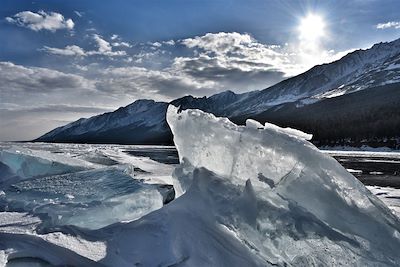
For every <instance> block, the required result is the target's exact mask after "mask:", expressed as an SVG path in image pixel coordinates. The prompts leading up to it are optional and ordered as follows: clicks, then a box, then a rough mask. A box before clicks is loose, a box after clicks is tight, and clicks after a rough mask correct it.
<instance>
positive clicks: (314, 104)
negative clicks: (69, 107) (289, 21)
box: [36, 39, 400, 144]
mask: <svg viewBox="0 0 400 267" xmlns="http://www.w3.org/2000/svg"><path fill="white" fill-rule="evenodd" d="M399 84H400V39H398V40H395V41H393V42H389V43H379V44H376V45H374V46H372V47H371V48H370V49H366V50H357V51H354V52H352V53H349V54H347V55H346V56H344V57H343V58H341V59H340V60H338V61H335V62H332V63H329V64H323V65H318V66H315V67H313V68H311V69H310V70H308V71H306V72H304V73H303V74H300V75H297V76H295V77H292V78H289V79H287V80H284V81H282V82H280V83H278V84H276V85H274V86H271V87H269V88H266V89H264V90H261V91H252V92H249V93H244V94H235V93H234V92H232V91H226V92H222V93H219V94H215V95H213V96H210V97H202V98H196V97H192V96H185V97H182V98H179V99H176V100H173V101H172V102H171V104H173V105H175V106H180V107H181V109H187V108H197V109H201V110H203V111H206V112H210V113H214V114H215V115H218V116H225V117H229V118H231V119H232V120H234V121H236V122H239V123H241V122H243V121H244V120H245V119H246V118H249V117H252V118H257V119H259V120H261V121H267V120H268V121H272V122H274V123H276V124H278V125H281V126H291V127H297V128H299V129H301V130H305V131H309V132H312V133H314V134H315V137H314V141H315V142H318V143H321V144H322V143H326V142H328V143H329V142H335V141H337V138H340V139H346V138H347V139H349V140H350V139H351V140H353V141H354V140H356V139H357V140H362V139H366V138H367V139H371V138H375V139H376V138H381V139H382V138H386V137H389V138H395V137H398V136H400V133H398V132H394V131H393V130H390V129H392V128H393V125H397V124H396V123H397V118H398V115H399V113H400V111H399V108H397V106H396V105H397V103H398V102H396V101H397V99H398V96H399V95H400V88H399V86H398V85H399ZM350 95H351V96H350ZM349 99H350V100H349ZM377 99H381V101H377ZM387 100H393V101H394V102H393V101H387ZM388 103H391V104H388ZM167 105H168V103H164V102H154V101H151V100H138V101H135V102H134V103H132V104H131V105H128V106H126V107H124V108H120V109H118V110H116V111H115V112H112V113H105V114H102V115H98V116H95V117H92V118H89V119H80V120H78V121H76V122H73V123H70V124H68V125H66V126H63V127H59V128H57V129H55V130H53V131H51V132H49V133H47V134H45V135H43V136H41V137H40V138H38V139H37V140H36V141H45V142H89V143H125V144H148V143H152V144H165V143H171V141H172V137H171V133H170V130H169V128H168V126H167V124H166V122H165V111H166V108H167ZM355 106H357V112H358V113H357V114H356V115H355V116H353V117H346V116H344V115H343V114H348V113H349V112H354V110H355V109H354V107H355ZM385 106H386V107H385ZM383 108H386V109H385V110H387V111H386V113H385V112H381V110H382V109H383ZM364 109H365V110H364ZM363 110H364V111H363ZM363 112H364V113H366V112H368V113H370V115H369V116H362V115H360V114H361V113H363ZM364 113H363V114H364ZM387 113H390V114H391V115H387ZM318 114H319V115H318ZM322 114H324V115H322ZM384 114H386V115H384ZM385 116H387V117H385ZM324 117H325V118H326V117H329V118H330V121H331V123H333V125H341V126H340V127H338V128H344V127H350V128H351V129H352V130H351V131H347V130H341V132H340V133H339V132H338V133H337V134H335V135H330V134H321V133H322V132H324V130H323V129H322V127H325V126H323V125H326V124H324V123H323V121H324V119H323V118H324ZM356 117H357V118H358V121H357V124H356V125H357V126H356V127H355V126H354V125H352V124H349V123H350V122H354V120H352V118H356ZM376 119H379V121H380V122H382V123H380V124H379V127H380V128H381V130H380V131H376V130H375V128H374V127H375V126H377V125H378V124H377V123H375V126H374V123H373V122H372V121H368V120H376ZM391 125H392V126H391ZM354 127H355V128H354ZM357 127H358V128H357ZM328 128H329V125H328ZM338 128H337V129H338ZM387 128H390V129H387ZM357 129H360V131H361V132H362V133H363V134H357V133H356V132H357ZM361 129H363V130H361ZM371 133H373V134H371ZM385 134H386V136H385ZM357 142H358V141H357Z"/></svg>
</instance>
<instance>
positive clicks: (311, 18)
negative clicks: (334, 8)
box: [298, 14, 325, 42]
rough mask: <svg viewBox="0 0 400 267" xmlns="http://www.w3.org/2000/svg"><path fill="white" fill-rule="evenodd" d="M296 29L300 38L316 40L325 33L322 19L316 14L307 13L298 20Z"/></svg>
mask: <svg viewBox="0 0 400 267" xmlns="http://www.w3.org/2000/svg"><path fill="white" fill-rule="evenodd" d="M298 30H299V37H300V39H302V40H307V41H311V42H313V41H318V40H319V39H320V38H322V37H323V36H324V35H325V22H324V19H323V18H322V17H321V16H319V15H317V14H308V15H307V16H306V17H304V18H302V19H301V20H300V24H299V27H298Z"/></svg>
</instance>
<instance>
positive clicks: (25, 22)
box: [6, 10, 75, 32]
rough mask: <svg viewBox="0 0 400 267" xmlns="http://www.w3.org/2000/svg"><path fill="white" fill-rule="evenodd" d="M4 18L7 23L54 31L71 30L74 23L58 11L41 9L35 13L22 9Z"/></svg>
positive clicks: (36, 29) (37, 29) (35, 29)
mask: <svg viewBox="0 0 400 267" xmlns="http://www.w3.org/2000/svg"><path fill="white" fill-rule="evenodd" d="M6 20H7V21H8V22H9V23H13V24H16V25H18V26H21V27H25V28H29V29H31V30H34V31H40V30H48V31H51V32H55V31H57V30H60V29H67V30H72V29H73V28H74V25H75V24H74V22H73V21H72V19H65V18H64V16H63V15H61V14H60V13H56V12H49V13H46V12H44V11H42V10H41V11H39V12H37V13H35V12H31V11H22V12H19V13H17V14H15V15H14V16H12V17H6Z"/></svg>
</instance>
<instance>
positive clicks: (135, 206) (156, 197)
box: [0, 143, 400, 266]
mask: <svg viewBox="0 0 400 267" xmlns="http://www.w3.org/2000/svg"><path fill="white" fill-rule="evenodd" d="M0 152H1V154H0V156H1V157H0V250H1V249H2V248H1V246H2V241H3V242H4V244H3V245H4V246H5V247H6V248H7V247H8V246H12V244H13V242H22V243H27V242H28V243H29V242H36V241H37V240H36V239H32V238H40V240H45V241H46V242H49V243H51V244H55V245H57V246H60V247H62V248H65V249H67V250H68V251H74V253H77V254H78V256H83V257H84V258H85V259H89V260H93V261H99V260H102V261H104V262H106V263H107V261H108V259H107V257H106V255H110V254H109V253H108V254H107V249H108V247H110V245H107V244H106V243H107V242H106V241H104V240H107V238H108V237H107V234H106V232H107V228H108V227H115V226H113V225H116V224H118V223H121V222H122V223H125V222H129V221H134V220H136V219H137V218H140V217H142V216H143V215H144V214H148V213H150V212H152V211H155V210H158V209H160V208H161V207H163V205H165V204H167V203H169V202H170V201H171V200H172V199H173V198H174V195H175V192H174V190H173V187H172V178H171V174H172V172H173V170H174V168H175V167H176V166H177V165H178V163H179V160H178V154H177V151H176V149H175V148H174V147H172V146H133V145H100V144H99V145H89V144H46V143H0ZM324 153H327V154H329V155H330V156H332V157H334V158H335V159H336V160H337V161H338V162H339V163H341V164H342V165H343V166H344V167H345V168H346V169H347V170H348V171H349V172H351V173H352V174H353V175H354V176H355V177H357V178H358V179H359V180H360V181H361V182H363V183H364V184H365V185H367V188H368V189H369V190H370V191H371V192H372V193H373V194H375V195H376V196H377V197H379V198H380V199H381V200H382V201H383V202H384V203H385V204H386V205H387V206H388V207H389V208H391V209H392V210H393V212H394V213H395V214H397V215H399V214H400V153H396V152H356V151H324ZM54 170H56V172H54ZM102 229H106V230H105V232H103V230H102ZM91 231H97V232H96V235H98V236H96V238H93V237H92V236H91V234H92V233H93V232H91ZM103 235H104V236H103ZM10 244H11V245H10ZM57 253H58V252H57ZM63 253H64V252H62V253H61V254H63ZM65 253H66V252H65ZM74 257H75V256H74ZM28 260H29V261H30V260H31V259H28ZM110 261H111V260H110ZM0 262H1V255H0ZM15 263H16V264H17V262H15ZM35 263H36V262H35ZM38 266H41V265H38Z"/></svg>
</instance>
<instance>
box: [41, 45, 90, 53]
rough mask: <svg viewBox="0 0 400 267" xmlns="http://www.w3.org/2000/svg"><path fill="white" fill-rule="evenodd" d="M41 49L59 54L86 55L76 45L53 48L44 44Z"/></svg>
mask: <svg viewBox="0 0 400 267" xmlns="http://www.w3.org/2000/svg"><path fill="white" fill-rule="evenodd" d="M43 50H45V51H47V52H48V53H50V54H54V55H61V56H86V52H85V50H83V49H82V48H80V47H79V46H77V45H68V46H66V47H65V48H54V47H48V46H45V47H44V48H43Z"/></svg>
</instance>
